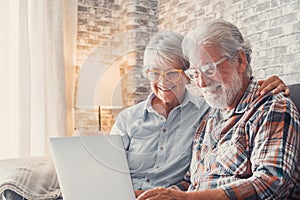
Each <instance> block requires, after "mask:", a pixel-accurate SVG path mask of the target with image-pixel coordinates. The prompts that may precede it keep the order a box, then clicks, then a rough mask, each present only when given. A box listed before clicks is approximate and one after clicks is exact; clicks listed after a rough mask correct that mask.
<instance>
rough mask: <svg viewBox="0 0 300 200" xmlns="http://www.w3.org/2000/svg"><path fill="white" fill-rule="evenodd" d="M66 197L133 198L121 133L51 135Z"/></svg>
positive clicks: (75, 198) (77, 199) (101, 199)
mask: <svg viewBox="0 0 300 200" xmlns="http://www.w3.org/2000/svg"><path fill="white" fill-rule="evenodd" d="M50 146H51V150H52V155H53V158H54V163H55V168H56V172H57V176H58V181H59V184H60V187H61V190H62V195H63V198H64V200H82V199H99V200H106V199H112V200H120V199H122V200H133V199H135V196H134V192H133V187H132V182H131V178H130V172H129V168H128V163H127V159H126V154H125V151H124V147H123V142H122V138H121V136H119V135H97V136H76V137H58V138H50Z"/></svg>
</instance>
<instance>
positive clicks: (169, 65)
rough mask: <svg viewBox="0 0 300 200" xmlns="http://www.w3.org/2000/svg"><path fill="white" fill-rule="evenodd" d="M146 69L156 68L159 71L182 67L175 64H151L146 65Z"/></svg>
mask: <svg viewBox="0 0 300 200" xmlns="http://www.w3.org/2000/svg"><path fill="white" fill-rule="evenodd" d="M147 69H148V70H151V69H156V70H161V71H166V70H169V69H182V67H179V66H178V65H177V64H172V63H171V64H164V65H162V64H152V65H147Z"/></svg>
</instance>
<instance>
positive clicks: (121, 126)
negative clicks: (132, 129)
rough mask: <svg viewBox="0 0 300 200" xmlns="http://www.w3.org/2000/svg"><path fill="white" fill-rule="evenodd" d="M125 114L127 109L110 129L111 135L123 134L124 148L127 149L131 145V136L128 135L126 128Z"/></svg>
mask: <svg viewBox="0 0 300 200" xmlns="http://www.w3.org/2000/svg"><path fill="white" fill-rule="evenodd" d="M125 115H126V110H124V111H122V112H120V113H119V115H118V116H117V118H116V121H115V123H114V125H113V127H112V129H111V131H110V135H121V136H122V139H123V144H124V148H125V150H127V149H128V147H129V145H130V137H129V135H128V132H127V128H126V123H125V122H126V117H125Z"/></svg>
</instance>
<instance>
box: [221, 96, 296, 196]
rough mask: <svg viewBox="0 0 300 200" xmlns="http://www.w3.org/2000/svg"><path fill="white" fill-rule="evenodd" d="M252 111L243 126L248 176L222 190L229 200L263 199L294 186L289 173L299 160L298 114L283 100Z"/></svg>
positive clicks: (262, 105)
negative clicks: (249, 171) (252, 113)
mask: <svg viewBox="0 0 300 200" xmlns="http://www.w3.org/2000/svg"><path fill="white" fill-rule="evenodd" d="M273 98H274V99H275V100H274V99H273V100H272V101H270V102H268V101H267V100H266V99H265V100H264V101H262V102H261V105H260V106H259V107H256V108H255V109H256V110H255V111H254V112H255V114H254V115H253V116H252V117H251V119H250V120H249V121H248V122H246V127H247V126H248V129H249V130H248V132H249V136H250V137H249V138H250V139H249V140H250V141H249V143H250V154H249V155H250V161H251V164H252V165H251V169H252V176H251V177H249V178H246V179H240V180H238V181H235V182H233V183H231V184H229V185H225V186H223V187H222V189H223V190H224V191H225V192H226V194H227V195H228V197H229V199H267V198H272V197H274V196H272V195H274V193H276V194H282V193H284V190H288V185H289V186H292V185H293V184H295V180H293V172H294V171H295V167H297V162H298V159H299V155H298V154H299V152H298V151H299V149H300V145H299V133H300V128H299V114H298V113H297V111H296V108H295V106H294V105H293V103H292V102H291V101H290V100H289V99H286V98H281V99H280V100H276V97H273Z"/></svg>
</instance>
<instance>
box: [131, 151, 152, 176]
mask: <svg viewBox="0 0 300 200" xmlns="http://www.w3.org/2000/svg"><path fill="white" fill-rule="evenodd" d="M126 155H127V160H128V166H129V169H130V171H131V173H136V172H137V173H139V172H143V171H144V170H147V169H149V168H152V167H153V166H154V163H155V155H156V154H155V152H147V153H145V152H143V153H140V152H126Z"/></svg>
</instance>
